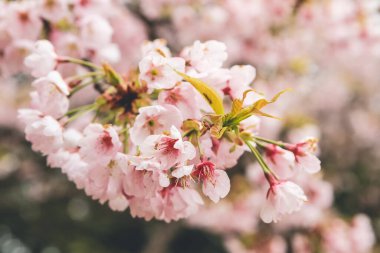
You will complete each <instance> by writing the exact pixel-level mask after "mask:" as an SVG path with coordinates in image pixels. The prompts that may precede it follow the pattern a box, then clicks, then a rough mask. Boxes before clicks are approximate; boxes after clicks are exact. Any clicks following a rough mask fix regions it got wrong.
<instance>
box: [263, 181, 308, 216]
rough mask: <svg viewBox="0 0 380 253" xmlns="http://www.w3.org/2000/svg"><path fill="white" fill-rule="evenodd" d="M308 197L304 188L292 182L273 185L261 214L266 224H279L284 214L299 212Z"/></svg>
mask: <svg viewBox="0 0 380 253" xmlns="http://www.w3.org/2000/svg"><path fill="white" fill-rule="evenodd" d="M305 201H307V197H306V195H305V193H304V192H303V190H302V188H301V187H300V186H298V185H297V184H295V183H293V182H291V181H283V182H278V181H274V182H273V183H271V185H270V188H269V190H268V194H267V201H266V203H265V204H264V206H263V208H262V209H261V212H260V217H261V219H262V220H263V221H264V222H265V223H270V222H272V221H273V222H278V221H279V220H280V219H281V218H282V216H283V215H284V214H291V213H293V212H296V211H299V210H300V208H301V206H302V205H303V204H304V202H305Z"/></svg>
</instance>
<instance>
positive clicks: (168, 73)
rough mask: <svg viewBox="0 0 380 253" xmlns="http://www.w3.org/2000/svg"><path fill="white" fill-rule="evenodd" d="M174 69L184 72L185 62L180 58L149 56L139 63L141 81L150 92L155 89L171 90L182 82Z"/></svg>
mask: <svg viewBox="0 0 380 253" xmlns="http://www.w3.org/2000/svg"><path fill="white" fill-rule="evenodd" d="M174 69H175V70H177V71H184V69H185V60H184V59H182V58H179V57H172V58H166V57H163V56H161V55H156V54H149V55H147V56H146V57H145V58H143V59H142V60H141V62H140V63H139V70H140V80H141V82H146V84H147V86H148V89H149V91H150V92H153V90H154V89H170V88H173V87H174V86H175V85H176V84H177V83H179V82H180V81H181V80H182V78H181V76H179V75H176V73H175V71H174Z"/></svg>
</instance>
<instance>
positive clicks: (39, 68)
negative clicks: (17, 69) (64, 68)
mask: <svg viewBox="0 0 380 253" xmlns="http://www.w3.org/2000/svg"><path fill="white" fill-rule="evenodd" d="M57 59H58V56H57V54H56V53H55V51H54V46H53V45H52V44H51V43H50V42H49V41H47V40H39V41H37V42H36V43H35V45H34V49H33V52H32V54H31V55H29V56H28V57H26V58H25V61H24V63H25V65H26V66H27V67H28V68H30V69H31V71H32V72H31V73H32V75H33V76H34V77H42V76H45V75H47V74H48V73H49V72H50V71H52V70H54V68H55V67H56V66H57Z"/></svg>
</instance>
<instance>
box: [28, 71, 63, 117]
mask: <svg viewBox="0 0 380 253" xmlns="http://www.w3.org/2000/svg"><path fill="white" fill-rule="evenodd" d="M32 86H34V87H35V88H36V91H33V92H32V93H31V97H32V102H31V105H32V107H33V108H35V109H38V110H40V111H41V112H42V113H44V114H45V115H50V116H52V117H54V118H59V117H62V116H63V115H64V114H65V113H66V112H67V110H68V109H69V99H68V98H67V95H68V94H69V88H68V85H67V84H66V83H65V81H64V80H63V79H62V77H61V75H60V74H59V73H58V72H57V71H52V72H50V73H49V74H48V75H47V76H46V77H41V78H39V79H37V80H35V81H34V82H33V83H32Z"/></svg>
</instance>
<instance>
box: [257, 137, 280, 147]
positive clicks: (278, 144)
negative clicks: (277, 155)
mask: <svg viewBox="0 0 380 253" xmlns="http://www.w3.org/2000/svg"><path fill="white" fill-rule="evenodd" d="M252 138H253V139H256V140H258V141H262V142H266V143H270V144H274V145H276V146H279V147H281V148H283V147H285V143H283V142H281V141H274V140H269V139H266V138H263V137H259V136H253V137H252Z"/></svg>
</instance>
